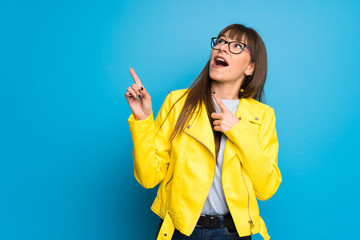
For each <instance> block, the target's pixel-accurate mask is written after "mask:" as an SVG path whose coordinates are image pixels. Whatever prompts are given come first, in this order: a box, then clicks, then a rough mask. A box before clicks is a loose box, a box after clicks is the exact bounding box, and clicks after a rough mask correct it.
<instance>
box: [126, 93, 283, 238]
mask: <svg viewBox="0 0 360 240" xmlns="http://www.w3.org/2000/svg"><path fill="white" fill-rule="evenodd" d="M184 92H185V89H183V90H177V91H173V92H171V93H169V95H168V96H167V97H166V99H165V101H164V103H163V105H162V107H161V109H160V111H159V113H158V116H157V118H156V120H155V121H154V118H153V115H152V114H151V115H150V116H149V117H147V118H146V119H144V120H139V121H137V120H136V119H135V118H134V115H131V116H130V117H129V119H128V123H129V127H130V131H131V135H132V140H133V158H134V172H135V178H136V180H137V181H138V182H139V183H140V184H141V185H142V186H143V187H145V188H153V187H155V186H156V185H157V184H158V183H160V182H161V184H160V186H159V189H158V192H157V196H156V199H155V201H154V203H153V205H152V207H151V209H152V211H153V212H155V213H156V214H157V215H158V216H160V217H161V218H162V219H164V222H163V224H162V226H161V229H160V232H159V235H158V238H157V239H171V238H172V235H173V232H174V230H175V228H176V229H178V230H179V231H180V232H181V233H183V234H185V235H187V236H189V235H191V233H192V232H193V230H194V228H195V225H196V223H197V221H198V218H199V217H200V214H201V211H202V208H203V205H204V203H205V200H206V198H207V195H208V192H209V190H210V187H211V184H212V181H213V177H214V172H215V143H214V136H213V131H212V129H211V125H210V122H209V119H208V116H207V113H206V109H205V106H204V105H203V107H202V110H201V111H200V112H199V114H198V115H197V117H196V118H193V119H191V120H190V121H189V123H188V124H187V125H186V127H185V128H184V129H183V132H182V134H181V135H180V136H179V137H177V138H175V139H174V140H172V141H170V136H171V134H172V131H173V129H174V125H175V123H176V120H177V118H178V116H179V114H180V111H181V109H182V106H183V104H184V102H185V99H186V96H185V97H183V98H182V99H181V100H180V101H179V102H178V103H177V104H176V105H175V107H174V108H173V109H172V110H171V112H170V114H169V115H168V117H167V119H166V120H165V121H164V119H165V117H166V116H167V114H168V112H169V110H170V108H171V106H172V105H173V104H174V102H175V101H176V100H177V99H179V98H180V97H181V96H182V95H183V93H184ZM198 109H199V108H197V110H195V112H198V111H199V110H198ZM236 116H237V117H238V118H239V119H241V120H240V121H239V122H238V123H237V124H236V125H235V126H234V127H233V128H231V129H230V130H228V131H226V132H225V135H226V136H227V138H228V139H227V141H226V145H225V150H224V159H223V168H222V184H223V189H224V193H225V198H226V202H227V204H228V207H229V210H230V212H231V215H232V217H233V219H234V222H235V226H236V229H237V231H238V233H239V235H240V236H247V235H251V234H255V233H260V234H261V235H262V236H263V238H264V239H266V240H267V239H270V237H269V235H268V233H267V230H266V226H265V223H264V221H263V220H262V218H261V217H260V215H259V208H258V204H257V200H256V198H258V199H259V200H266V199H269V198H270V197H271V196H272V195H273V194H274V193H275V192H276V190H277V189H278V187H279V185H280V183H281V180H282V179H281V174H280V170H279V168H278V165H277V162H278V160H277V157H278V139H277V134H276V129H275V114H274V110H273V109H272V108H271V107H269V106H267V105H265V104H263V103H260V102H258V101H256V100H254V99H252V98H241V100H240V103H239V107H238V110H237V112H236ZM162 123H163V125H162V126H161V124H162ZM160 126H161V127H160Z"/></svg>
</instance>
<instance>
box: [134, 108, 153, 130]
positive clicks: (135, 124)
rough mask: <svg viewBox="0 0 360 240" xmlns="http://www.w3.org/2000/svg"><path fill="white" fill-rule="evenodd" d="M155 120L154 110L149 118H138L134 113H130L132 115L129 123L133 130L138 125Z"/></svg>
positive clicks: (144, 124) (147, 123)
mask: <svg viewBox="0 0 360 240" xmlns="http://www.w3.org/2000/svg"><path fill="white" fill-rule="evenodd" d="M153 122H154V115H153V113H152V112H151V114H150V115H149V116H148V117H147V118H145V119H143V120H136V118H135V116H134V114H133V113H132V114H131V115H130V117H129V119H128V124H129V127H130V130H132V129H133V128H136V127H141V126H146V125H149V124H151V123H153Z"/></svg>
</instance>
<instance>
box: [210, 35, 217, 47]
mask: <svg viewBox="0 0 360 240" xmlns="http://www.w3.org/2000/svg"><path fill="white" fill-rule="evenodd" d="M216 44H217V38H216V37H214V38H211V48H214V47H215V46H216Z"/></svg>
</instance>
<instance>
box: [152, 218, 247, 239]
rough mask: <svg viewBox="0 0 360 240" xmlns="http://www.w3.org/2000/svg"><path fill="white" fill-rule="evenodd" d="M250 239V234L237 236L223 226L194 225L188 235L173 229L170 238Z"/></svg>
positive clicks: (234, 231) (232, 230)
mask: <svg viewBox="0 0 360 240" xmlns="http://www.w3.org/2000/svg"><path fill="white" fill-rule="evenodd" d="M162 222H163V220H161V221H160V224H159V227H158V230H157V233H156V236H157V235H158V234H159V231H160V227H161V224H162ZM155 239H156V238H155ZM208 239H212V240H251V236H245V237H239V234H238V233H237V232H236V230H235V229H227V228H226V227H223V228H203V227H195V229H194V231H193V233H192V234H191V235H190V237H188V236H185V235H183V234H181V233H180V232H179V231H178V230H177V229H175V232H174V235H173V237H172V240H208Z"/></svg>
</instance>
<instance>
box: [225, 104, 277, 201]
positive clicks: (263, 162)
mask: <svg viewBox="0 0 360 240" xmlns="http://www.w3.org/2000/svg"><path fill="white" fill-rule="evenodd" d="M225 134H226V136H227V137H228V138H229V140H231V141H232V142H233V143H234V144H235V146H236V153H237V155H238V156H239V158H240V161H241V163H242V164H243V166H244V170H245V171H246V173H247V174H248V176H249V177H250V179H251V181H252V183H253V186H254V189H255V194H256V196H257V198H258V199H260V200H267V199H269V198H270V197H271V196H272V195H274V194H275V192H276V191H277V189H278V187H279V185H280V183H281V181H282V179H281V174H280V170H279V168H278V149H279V143H278V139H277V134H276V129H275V113H274V110H273V109H272V108H268V110H267V111H266V113H265V116H264V119H263V123H262V125H261V127H260V132H259V130H258V129H256V128H255V127H254V126H252V123H251V122H249V120H248V119H246V118H241V120H240V121H239V122H238V123H237V124H236V125H235V126H234V127H232V128H231V129H230V130H228V131H226V132H225Z"/></svg>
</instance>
